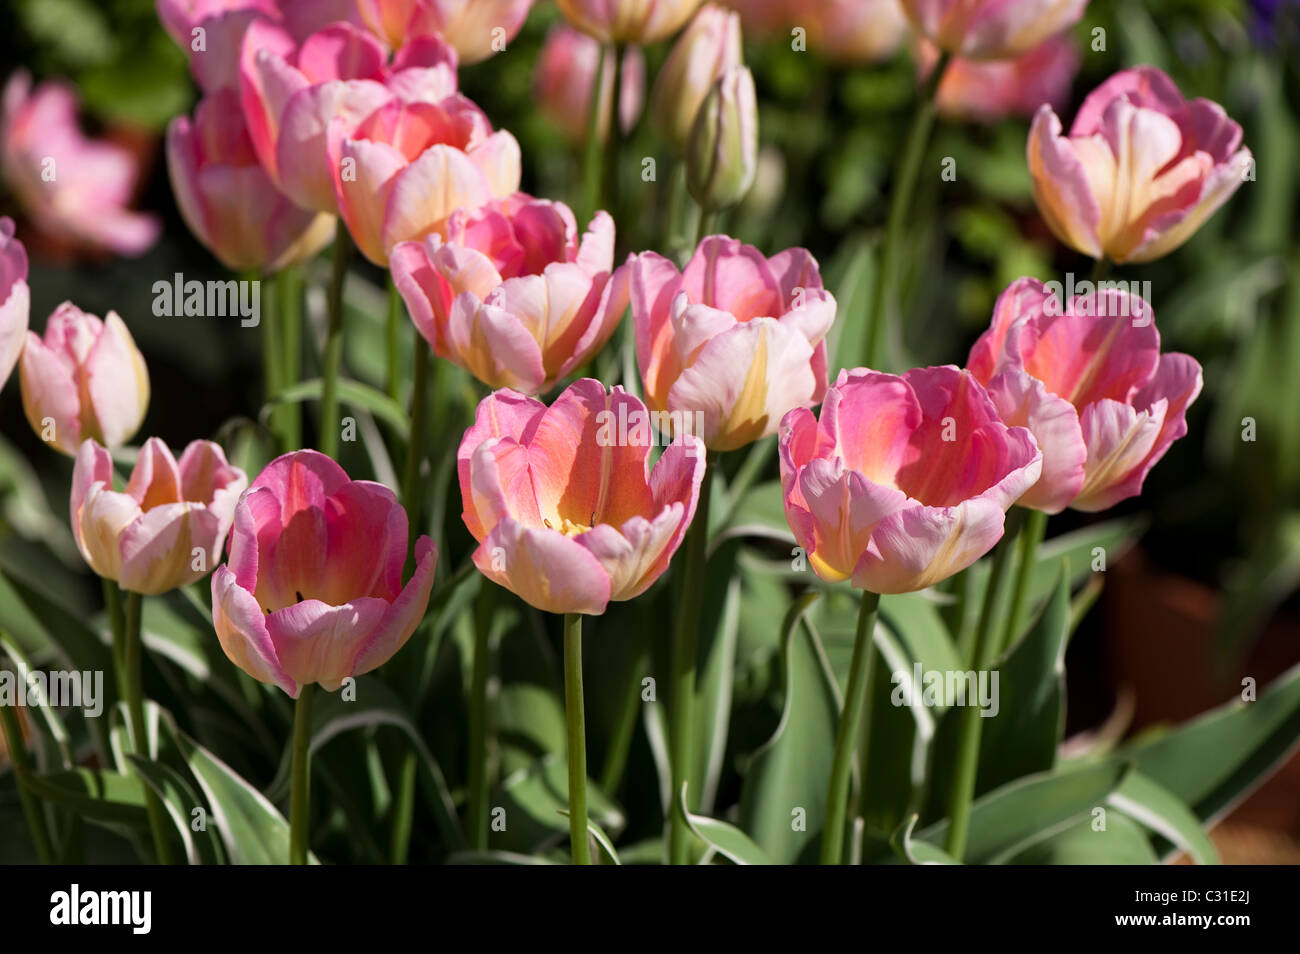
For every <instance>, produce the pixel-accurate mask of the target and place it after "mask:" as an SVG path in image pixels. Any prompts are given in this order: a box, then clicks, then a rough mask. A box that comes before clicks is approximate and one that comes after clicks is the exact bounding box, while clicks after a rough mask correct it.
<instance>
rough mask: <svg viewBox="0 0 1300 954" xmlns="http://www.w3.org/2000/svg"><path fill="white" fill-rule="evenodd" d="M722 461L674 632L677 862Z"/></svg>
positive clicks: (683, 834) (709, 483) (701, 517)
mask: <svg viewBox="0 0 1300 954" xmlns="http://www.w3.org/2000/svg"><path fill="white" fill-rule="evenodd" d="M717 466H718V461H717V457H716V455H713V456H711V457H710V459H709V462H708V467H707V468H706V469H705V472H704V480H703V481H702V482H701V483H700V499H699V503H698V504H697V505H696V508H695V519H693V520H692V521H691V525H690V528H689V529H687V531H686V540H685V550H686V555H685V561H684V562H683V564H682V576H681V592H680V601H679V603H678V613H677V621H676V622H677V625H676V628H675V630H674V632H673V645H672V666H673V684H672V720H671V722H670V723H669V726H668V728H669V733H670V736H671V740H670V744H669V750H670V751H669V754H670V762H671V763H672V781H673V784H672V789H671V791H672V794H673V796H674V797H673V803H672V805H670V806H668V817H669V819H670V823H669V827H668V861H669V863H670V864H674V865H684V864H686V861H687V854H688V848H689V845H690V837H691V833H690V827H689V825H688V824H687V821H686V815H685V814H684V813H683V812H682V809H681V801H682V799H681V798H680V795H681V792H682V788H683V786H686V785H687V783H688V782H689V781H690V775H691V767H692V764H693V759H694V757H695V756H694V748H695V746H694V741H695V724H694V723H695V666H696V661H697V660H696V657H697V656H698V655H699V627H700V602H701V600H702V598H703V596H704V572H705V567H706V564H707V561H708V542H709V502H710V501H709V498H710V497H711V496H712V488H713V472H714V470H715V469H716V468H717ZM688 791H689V790H688Z"/></svg>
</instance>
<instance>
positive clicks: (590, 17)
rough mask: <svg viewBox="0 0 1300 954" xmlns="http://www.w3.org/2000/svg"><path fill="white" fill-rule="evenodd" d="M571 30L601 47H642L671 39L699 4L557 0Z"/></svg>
mask: <svg viewBox="0 0 1300 954" xmlns="http://www.w3.org/2000/svg"><path fill="white" fill-rule="evenodd" d="M558 2H559V5H560V12H561V13H563V14H564V17H565V19H567V20H568V21H569V22H570V23H572V24H573V25H574V26H575V27H577V28H578V29H579V30H581V31H582V32H583V33H586V34H587V35H588V36H594V37H595V38H596V39H597V40H600V42H602V43H616V44H627V43H635V44H637V45H640V46H644V45H645V44H647V43H657V42H658V41H659V40H663V39H665V38H667V37H670V36H672V35H673V34H674V33H676V32H677V31H678V29H679V28H680V27H681V26H682V24H683V23H685V22H686V21H687V20H689V19H690V18H691V14H693V13H694V12H695V10H696V9H697V8H698V7H699V5H700V2H701V0H558Z"/></svg>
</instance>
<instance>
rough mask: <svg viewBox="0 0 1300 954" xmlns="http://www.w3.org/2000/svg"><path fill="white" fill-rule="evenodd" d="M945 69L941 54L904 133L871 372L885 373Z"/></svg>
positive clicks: (869, 339)
mask: <svg viewBox="0 0 1300 954" xmlns="http://www.w3.org/2000/svg"><path fill="white" fill-rule="evenodd" d="M947 67H948V54H946V53H944V54H942V55H941V56H940V58H939V62H938V63H936V64H935V67H934V70H933V71H932V72H931V73H930V77H929V79H928V80H927V81H926V84H925V86H924V88H923V89H922V92H921V96H920V101H919V102H918V103H917V106H916V111H915V112H914V113H913V114H912V125H911V128H910V129H909V130H908V133H907V142H906V145H904V147H903V154H902V159H901V160H900V161H899V165H898V172H897V175H896V176H895V180H894V194H893V196H892V197H891V199H890V202H889V215H888V218H887V219H886V222H885V244H884V246H883V247H882V249H881V255H880V267H879V268H878V269H877V270H876V281H875V286H874V287H873V288H872V294H871V310H870V311H869V312H868V313H867V334H866V350H865V351H864V352H863V355H862V363H863V366H864V367H868V368H871V369H873V370H888V369H882V368H881V366H880V364H879V362H880V360H881V359H882V357H884V355H883V353H882V352H883V349H884V344H885V332H886V328H887V327H888V324H889V317H890V315H891V314H892V312H893V310H894V307H895V302H894V284H895V279H896V278H897V273H898V267H899V263H898V254H899V246H900V245H901V244H902V241H903V232H904V227H905V226H906V224H907V217H908V215H910V214H911V211H912V197H913V195H914V194H915V193H916V181H917V179H918V178H919V177H920V174H921V163H922V161H924V159H925V151H926V149H927V148H928V147H929V145H930V134H931V132H933V130H934V119H935V111H936V107H935V92H936V91H937V90H938V88H939V81H940V80H941V79H942V78H943V74H944V71H945V70H946V69H947Z"/></svg>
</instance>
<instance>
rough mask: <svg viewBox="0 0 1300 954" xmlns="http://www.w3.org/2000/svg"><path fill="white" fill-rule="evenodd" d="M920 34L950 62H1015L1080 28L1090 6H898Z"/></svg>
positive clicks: (1032, 0) (967, 0)
mask: <svg viewBox="0 0 1300 954" xmlns="http://www.w3.org/2000/svg"><path fill="white" fill-rule="evenodd" d="M901 2H902V5H903V12H904V13H906V14H907V16H908V18H909V19H910V20H911V21H912V25H913V26H915V27H916V30H917V32H918V33H920V34H921V35H922V36H923V37H925V38H926V39H928V40H931V41H932V42H934V43H935V44H936V45H938V46H939V47H940V48H941V49H943V50H945V51H947V52H948V53H951V54H952V55H954V56H960V57H964V58H966V59H972V60H1002V59H1008V58H1010V57H1015V56H1019V55H1020V54H1021V53H1025V52H1027V51H1029V50H1032V49H1033V48H1034V47H1036V46H1038V45H1039V44H1040V43H1042V42H1043V41H1044V40H1046V39H1047V38H1048V37H1050V36H1052V35H1053V34H1056V33H1061V32H1062V31H1064V30H1065V29H1067V28H1068V27H1071V26H1073V25H1074V24H1076V23H1078V22H1079V18H1080V17H1082V16H1083V11H1084V8H1086V7H1087V6H1088V0H901Z"/></svg>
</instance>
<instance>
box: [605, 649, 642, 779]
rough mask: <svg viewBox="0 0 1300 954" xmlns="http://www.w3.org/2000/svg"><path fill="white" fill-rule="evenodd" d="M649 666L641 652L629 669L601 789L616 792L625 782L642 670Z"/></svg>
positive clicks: (639, 697)
mask: <svg viewBox="0 0 1300 954" xmlns="http://www.w3.org/2000/svg"><path fill="white" fill-rule="evenodd" d="M645 669H646V657H645V654H644V653H637V655H636V658H635V659H633V660H632V665H631V666H630V667H629V670H628V677H627V691H626V692H624V694H623V705H622V706H621V707H620V708H619V710H618V716H617V717H616V719H615V721H614V730H613V732H612V733H611V734H610V739H609V748H608V749H607V750H606V751H605V763H604V765H602V766H601V770H600V790H601V791H602V792H604V793H605V794H607V795H616V794H617V793H618V790H619V787H620V786H621V785H622V784H623V770H624V769H626V768H627V756H628V752H629V751H630V750H631V748H632V738H633V737H634V736H635V735H636V717H637V713H638V710H639V709H640V706H641V674H642V673H643V672H645Z"/></svg>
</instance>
